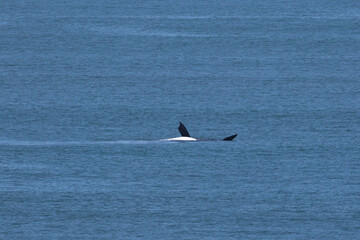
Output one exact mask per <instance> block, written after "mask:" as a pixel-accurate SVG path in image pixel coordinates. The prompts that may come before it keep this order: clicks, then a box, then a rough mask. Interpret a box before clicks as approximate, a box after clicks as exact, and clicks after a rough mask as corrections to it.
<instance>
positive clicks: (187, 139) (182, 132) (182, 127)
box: [164, 122, 237, 142]
mask: <svg viewBox="0 0 360 240" xmlns="http://www.w3.org/2000/svg"><path fill="white" fill-rule="evenodd" d="M178 130H179V132H180V135H181V137H176V138H168V139H164V140H166V141H179V142H183V141H184V142H194V141H232V140H233V139H234V138H236V136H237V134H234V135H231V136H228V137H226V138H223V139H211V138H203V139H201V138H200V139H199V138H194V137H191V136H190V134H189V132H188V130H187V129H186V127H185V125H184V124H183V123H182V122H180V125H179V127H178Z"/></svg>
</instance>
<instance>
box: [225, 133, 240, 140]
mask: <svg viewBox="0 0 360 240" xmlns="http://www.w3.org/2000/svg"><path fill="white" fill-rule="evenodd" d="M236 136H237V134H235V135H231V136H230V137H226V138H224V139H223V141H232V140H233V139H234V138H236Z"/></svg>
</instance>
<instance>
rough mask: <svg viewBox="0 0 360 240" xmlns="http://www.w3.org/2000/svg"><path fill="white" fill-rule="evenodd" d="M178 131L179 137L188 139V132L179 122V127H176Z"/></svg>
mask: <svg viewBox="0 0 360 240" xmlns="http://www.w3.org/2000/svg"><path fill="white" fill-rule="evenodd" d="M178 129H179V132H180V134H181V136H183V137H190V134H189V132H188V130H187V129H186V127H185V126H184V124H182V123H181V122H180V126H179V127H178Z"/></svg>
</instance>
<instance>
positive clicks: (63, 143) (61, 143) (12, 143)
mask: <svg viewBox="0 0 360 240" xmlns="http://www.w3.org/2000/svg"><path fill="white" fill-rule="evenodd" d="M154 142H159V141H154V140H116V141H15V140H10V141H9V140H5V141H4V140H3V141H0V146H86V145H116V144H149V143H154Z"/></svg>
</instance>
